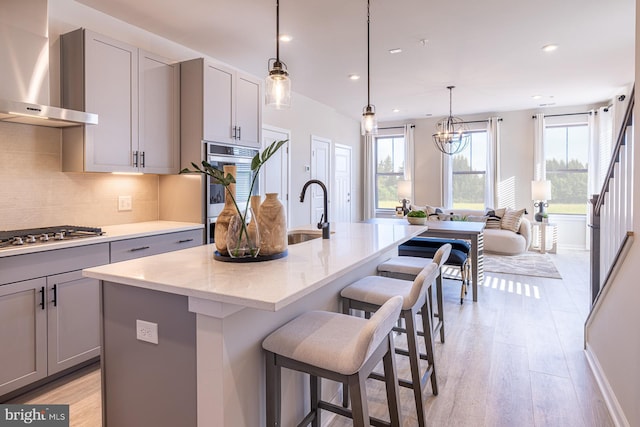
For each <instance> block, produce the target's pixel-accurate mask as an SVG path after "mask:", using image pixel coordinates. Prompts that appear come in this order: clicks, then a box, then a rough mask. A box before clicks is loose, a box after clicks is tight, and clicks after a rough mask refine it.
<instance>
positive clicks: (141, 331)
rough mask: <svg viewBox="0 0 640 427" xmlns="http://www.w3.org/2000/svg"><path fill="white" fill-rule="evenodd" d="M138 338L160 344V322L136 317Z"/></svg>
mask: <svg viewBox="0 0 640 427" xmlns="http://www.w3.org/2000/svg"><path fill="white" fill-rule="evenodd" d="M136 338H137V339H139V340H140V341H146V342H150V343H152V344H158V324H157V323H151V322H147V321H144V320H139V319H136Z"/></svg>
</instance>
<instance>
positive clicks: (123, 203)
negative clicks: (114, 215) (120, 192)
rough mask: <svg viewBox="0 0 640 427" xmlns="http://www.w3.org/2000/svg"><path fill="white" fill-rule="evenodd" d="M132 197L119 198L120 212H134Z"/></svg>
mask: <svg viewBox="0 0 640 427" xmlns="http://www.w3.org/2000/svg"><path fill="white" fill-rule="evenodd" d="M132 209H133V208H132V204H131V196H118V212H123V211H130V210H132Z"/></svg>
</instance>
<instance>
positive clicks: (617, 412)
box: [585, 343, 631, 427]
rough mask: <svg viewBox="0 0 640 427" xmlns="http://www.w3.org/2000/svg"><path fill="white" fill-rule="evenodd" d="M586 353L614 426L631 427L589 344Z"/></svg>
mask: <svg viewBox="0 0 640 427" xmlns="http://www.w3.org/2000/svg"><path fill="white" fill-rule="evenodd" d="M585 353H586V355H587V361H588V362H589V367H591V372H593V375H594V376H595V377H596V382H597V383H598V387H599V388H600V392H601V393H602V397H603V398H604V402H605V404H606V405H607V409H609V415H611V419H612V421H613V424H614V425H615V426H616V427H631V425H630V424H629V421H627V417H626V416H625V415H624V412H623V411H622V408H621V407H620V403H619V402H618V399H617V398H616V395H615V393H614V392H613V389H612V388H611V385H609V381H608V380H607V377H606V375H605V374H604V372H603V370H602V367H601V366H600V362H598V357H597V356H596V355H595V354H594V353H593V352H592V351H591V347H590V346H589V344H588V343H587V345H586V348H585Z"/></svg>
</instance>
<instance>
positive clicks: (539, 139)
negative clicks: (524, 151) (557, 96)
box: [533, 113, 547, 181]
mask: <svg viewBox="0 0 640 427" xmlns="http://www.w3.org/2000/svg"><path fill="white" fill-rule="evenodd" d="M544 125H545V123H544V114H543V113H538V114H536V116H535V121H534V124H533V126H534V128H533V179H534V181H544V180H545V179H546V177H547V166H546V164H545V160H544Z"/></svg>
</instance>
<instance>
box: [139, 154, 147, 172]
mask: <svg viewBox="0 0 640 427" xmlns="http://www.w3.org/2000/svg"><path fill="white" fill-rule="evenodd" d="M145 154H146V153H145V152H144V151H141V152H140V167H141V168H143V167H144V166H145V165H144V163H145V161H144V159H145Z"/></svg>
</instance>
